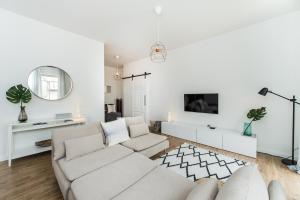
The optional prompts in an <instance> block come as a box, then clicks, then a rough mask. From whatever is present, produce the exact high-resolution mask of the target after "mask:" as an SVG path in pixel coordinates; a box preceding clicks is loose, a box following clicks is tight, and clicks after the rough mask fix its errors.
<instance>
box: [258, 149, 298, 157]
mask: <svg viewBox="0 0 300 200" xmlns="http://www.w3.org/2000/svg"><path fill="white" fill-rule="evenodd" d="M257 151H258V152H260V153H266V154H270V155H272V156H278V157H282V158H287V157H290V156H291V155H290V154H287V153H282V152H279V151H276V150H272V149H264V148H259V149H258V150H257ZM295 158H298V153H296V152H295Z"/></svg>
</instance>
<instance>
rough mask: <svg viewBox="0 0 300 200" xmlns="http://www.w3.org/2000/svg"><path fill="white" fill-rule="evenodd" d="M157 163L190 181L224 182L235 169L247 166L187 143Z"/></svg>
mask: <svg viewBox="0 0 300 200" xmlns="http://www.w3.org/2000/svg"><path fill="white" fill-rule="evenodd" d="M157 162H158V163H160V165H161V166H162V167H166V168H168V169H170V170H172V171H174V172H176V173H178V174H180V175H182V176H184V177H186V178H188V179H190V180H192V181H197V180H199V179H200V178H216V179H218V180H222V181H226V180H227V179H228V178H229V177H230V176H231V174H232V173H233V172H235V171H236V170H237V169H239V168H241V167H243V166H245V165H248V163H247V162H245V161H242V160H237V159H234V158H231V157H228V156H225V155H222V154H218V153H214V152H212V151H209V150H206V149H202V148H199V147H196V146H194V145H192V144H187V143H184V144H182V145H181V146H179V147H177V148H176V149H174V150H172V151H170V152H168V153H167V154H165V155H163V156H161V157H160V158H159V159H157Z"/></svg>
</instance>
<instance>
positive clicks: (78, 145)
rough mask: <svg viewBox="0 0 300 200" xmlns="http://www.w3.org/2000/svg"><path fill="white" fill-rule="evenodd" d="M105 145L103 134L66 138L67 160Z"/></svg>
mask: <svg viewBox="0 0 300 200" xmlns="http://www.w3.org/2000/svg"><path fill="white" fill-rule="evenodd" d="M104 147H105V146H104V144H103V143H102V135H101V134H95V135H89V136H85V137H79V138H75V139H70V140H66V141H65V148H66V160H72V159H74V158H77V157H80V156H83V155H85V154H88V153H91V152H94V151H97V150H99V149H103V148H104Z"/></svg>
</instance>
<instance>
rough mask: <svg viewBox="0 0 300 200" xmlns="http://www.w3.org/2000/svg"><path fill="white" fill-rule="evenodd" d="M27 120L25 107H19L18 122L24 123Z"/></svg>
mask: <svg viewBox="0 0 300 200" xmlns="http://www.w3.org/2000/svg"><path fill="white" fill-rule="evenodd" d="M27 119H28V117H27V114H26V112H25V106H21V110H20V114H19V118H18V120H19V122H21V123H22V122H26V121H27Z"/></svg>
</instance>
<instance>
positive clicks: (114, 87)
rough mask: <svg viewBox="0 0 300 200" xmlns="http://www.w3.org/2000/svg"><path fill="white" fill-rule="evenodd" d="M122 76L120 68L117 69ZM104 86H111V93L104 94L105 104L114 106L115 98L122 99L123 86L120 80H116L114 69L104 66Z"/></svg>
mask: <svg viewBox="0 0 300 200" xmlns="http://www.w3.org/2000/svg"><path fill="white" fill-rule="evenodd" d="M119 70H120V73H121V76H122V68H121V69H119ZM104 71H105V78H104V79H105V86H107V85H109V86H111V93H110V94H108V93H106V94H105V103H111V104H116V98H122V93H123V85H122V82H123V81H122V80H116V79H115V78H114V74H115V72H116V67H111V66H105V68H104Z"/></svg>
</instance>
